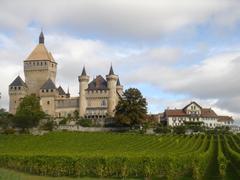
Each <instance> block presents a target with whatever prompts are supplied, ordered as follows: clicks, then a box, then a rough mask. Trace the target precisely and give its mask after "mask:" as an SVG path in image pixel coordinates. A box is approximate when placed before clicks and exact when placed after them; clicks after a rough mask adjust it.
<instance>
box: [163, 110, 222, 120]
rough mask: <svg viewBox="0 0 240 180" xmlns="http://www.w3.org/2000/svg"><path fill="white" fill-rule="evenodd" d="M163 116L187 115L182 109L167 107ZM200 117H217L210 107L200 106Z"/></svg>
mask: <svg viewBox="0 0 240 180" xmlns="http://www.w3.org/2000/svg"><path fill="white" fill-rule="evenodd" d="M164 114H165V116H170V117H177V116H189V114H187V113H186V112H185V111H184V109H167V110H165V113H164ZM200 116H201V117H212V118H216V117H218V116H217V114H216V113H215V112H214V111H213V110H212V109H211V108H202V109H201V115H200Z"/></svg>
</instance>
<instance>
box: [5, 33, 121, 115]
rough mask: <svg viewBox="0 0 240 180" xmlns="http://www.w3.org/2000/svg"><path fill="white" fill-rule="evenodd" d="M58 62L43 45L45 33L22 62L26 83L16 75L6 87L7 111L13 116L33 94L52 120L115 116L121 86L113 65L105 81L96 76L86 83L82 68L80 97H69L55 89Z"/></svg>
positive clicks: (85, 73) (60, 89)
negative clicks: (57, 118)
mask: <svg viewBox="0 0 240 180" xmlns="http://www.w3.org/2000/svg"><path fill="white" fill-rule="evenodd" d="M56 73H57V62H56V61H55V60H54V58H53V56H52V54H51V53H50V52H49V51H48V50H47V48H46V47H45V44H44V34H43V32H41V34H40V36H39V44H38V45H37V46H36V47H35V49H34V50H33V51H32V52H31V54H30V55H29V56H28V57H27V59H26V60H25V61H24V75H25V82H24V81H23V80H22V78H21V77H20V76H18V77H17V78H16V79H15V80H14V81H13V82H12V83H11V84H10V85H9V101H10V102H9V112H10V113H12V114H15V113H16V110H17V107H18V105H19V104H20V101H21V99H22V98H23V97H24V96H26V95H31V94H35V95H36V96H37V97H39V98H40V104H41V106H42V109H43V111H44V112H45V113H47V114H49V115H51V116H53V117H65V116H67V115H68V114H71V115H72V114H73V113H74V112H75V111H78V112H79V115H80V116H81V117H86V118H92V119H98V118H105V117H106V116H111V117H112V116H114V109H115V107H116V105H117V103H118V101H119V99H120V98H121V97H122V94H123V86H122V85H121V84H120V81H119V77H118V76H117V75H116V74H114V71H113V68H112V66H111V67H110V70H109V73H108V75H106V78H104V77H103V76H101V75H98V76H97V77H96V78H95V79H93V80H92V81H91V82H89V80H90V78H89V76H88V75H87V72H86V69H85V67H83V69H82V73H81V75H80V76H79V77H78V81H79V96H77V97H71V96H70V94H69V92H67V93H66V92H65V91H64V90H63V88H62V87H61V86H59V87H56V82H55V79H56Z"/></svg>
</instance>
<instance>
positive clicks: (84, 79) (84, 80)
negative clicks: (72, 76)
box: [78, 66, 89, 117]
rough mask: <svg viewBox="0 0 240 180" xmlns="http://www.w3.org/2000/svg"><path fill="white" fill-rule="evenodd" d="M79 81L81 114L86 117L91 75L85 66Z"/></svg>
mask: <svg viewBox="0 0 240 180" xmlns="http://www.w3.org/2000/svg"><path fill="white" fill-rule="evenodd" d="M78 81H79V116H80V117H84V115H85V112H86V108H87V99H86V89H87V88H88V81H89V76H88V75H87V73H86V70H85V66H84V67H83V70H82V74H81V76H79V77H78Z"/></svg>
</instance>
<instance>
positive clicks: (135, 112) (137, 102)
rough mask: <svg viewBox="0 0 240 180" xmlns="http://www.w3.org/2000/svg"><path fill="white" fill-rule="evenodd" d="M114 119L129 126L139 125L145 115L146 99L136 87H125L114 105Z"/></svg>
mask: <svg viewBox="0 0 240 180" xmlns="http://www.w3.org/2000/svg"><path fill="white" fill-rule="evenodd" d="M115 111H116V113H115V119H116V120H117V122H119V123H121V124H126V125H129V126H134V125H141V124H142V123H143V122H144V121H145V119H146V116H147V101H146V99H145V98H144V97H143V96H142V94H141V92H140V91H139V90H138V89H136V88H129V89H127V90H126V91H125V92H124V94H123V98H122V99H121V100H120V101H119V102H118V105H117V106H116V110H115Z"/></svg>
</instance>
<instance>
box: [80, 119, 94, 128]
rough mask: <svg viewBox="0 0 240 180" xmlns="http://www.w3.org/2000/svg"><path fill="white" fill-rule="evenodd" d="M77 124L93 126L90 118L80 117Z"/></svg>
mask: <svg viewBox="0 0 240 180" xmlns="http://www.w3.org/2000/svg"><path fill="white" fill-rule="evenodd" d="M76 124H78V125H80V126H83V127H92V126H93V123H92V120H91V119H84V118H80V119H79V120H78V121H77V123H76Z"/></svg>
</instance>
